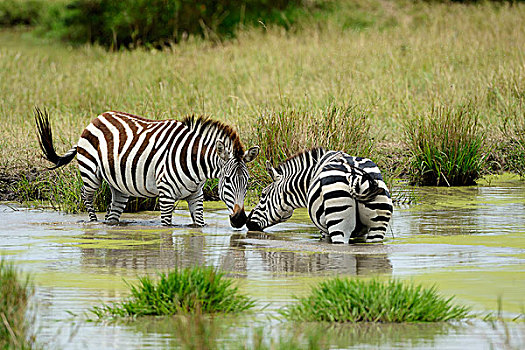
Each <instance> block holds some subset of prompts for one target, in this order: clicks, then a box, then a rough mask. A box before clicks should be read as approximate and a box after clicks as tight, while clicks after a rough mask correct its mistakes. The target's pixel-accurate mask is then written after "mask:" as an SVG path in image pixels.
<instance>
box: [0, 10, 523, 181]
mask: <svg viewBox="0 0 525 350" xmlns="http://www.w3.org/2000/svg"><path fill="white" fill-rule="evenodd" d="M338 4H343V5H341V7H340V8H338V9H337V8H336V9H335V10H334V11H331V12H327V13H325V14H323V16H321V18H318V17H315V16H312V18H305V20H304V21H303V22H302V24H300V25H299V26H298V28H297V29H296V30H292V31H284V30H283V29H282V28H278V27H262V28H253V29H246V30H245V31H243V32H240V33H239V34H238V36H237V38H236V39H234V40H231V41H228V42H224V43H220V44H212V43H208V42H203V41H202V40H200V39H195V38H190V39H189V40H188V41H187V42H183V43H181V44H180V45H177V46H173V47H171V48H169V49H167V50H164V51H156V50H147V49H139V50H135V51H122V52H116V53H110V52H107V51H105V50H104V49H102V48H100V47H96V46H81V47H72V46H68V45H64V44H60V43H56V42H52V41H47V42H46V41H43V40H42V39H35V38H33V37H32V36H31V35H30V34H27V33H24V32H19V31H7V32H6V31H3V32H0V37H1V40H2V45H1V47H0V67H2V69H0V97H1V98H0V121H1V124H2V128H0V171H2V172H17V171H25V169H29V168H34V167H37V168H40V167H42V166H44V164H45V163H43V161H42V160H41V159H40V158H39V154H38V146H37V142H36V137H35V132H34V125H33V120H32V109H33V107H34V106H35V105H38V106H41V107H45V108H47V109H48V110H49V112H50V115H51V118H52V121H54V125H53V127H54V130H55V135H56V136H57V137H58V140H57V146H58V148H59V149H61V150H63V151H65V150H67V149H68V148H69V147H70V146H71V144H73V143H75V142H76V140H77V138H78V136H79V135H80V133H81V131H82V130H83V128H84V127H85V126H86V125H87V124H88V123H89V121H90V120H91V119H92V118H94V117H95V116H96V115H97V114H99V113H101V112H103V111H106V110H121V111H126V112H129V113H135V114H138V115H143V116H147V117H150V118H157V119H161V118H179V117H181V116H183V115H186V114H191V113H196V114H208V115H211V116H213V117H214V118H217V119H220V120H222V121H226V122H228V123H231V124H233V125H235V126H236V127H237V128H238V129H239V131H240V133H241V137H242V139H243V141H244V142H245V143H246V144H247V145H250V146H251V145H252V144H255V143H256V142H259V139H258V136H257V135H258V134H257V128H258V127H260V126H261V123H263V120H264V115H265V114H266V115H279V114H280V113H286V112H287V111H290V110H293V111H299V112H300V111H307V112H308V115H309V116H312V118H314V119H313V120H312V121H311V122H312V123H320V122H321V121H320V120H321V118H322V117H323V116H324V115H326V114H325V113H324V112H325V111H327V109H328V108H329V106H333V105H336V106H357V107H358V108H359V110H366V111H367V118H366V120H367V123H368V125H369V127H370V137H371V138H372V139H373V140H374V141H376V143H375V144H376V145H378V146H379V147H378V152H380V153H381V154H379V156H380V157H388V155H389V154H390V153H391V152H392V151H393V150H392V149H390V148H389V147H384V144H388V145H390V144H397V143H399V142H400V141H401V140H402V137H403V136H402V135H403V134H404V130H403V125H404V122H405V121H406V120H407V119H410V118H412V117H414V116H417V115H422V114H424V113H426V112H427V111H429V110H430V109H431V108H432V106H433V105H436V104H439V105H450V106H454V105H457V104H458V103H460V102H462V101H465V100H470V101H473V105H472V107H473V108H474V109H475V110H476V112H477V113H478V114H479V116H480V117H479V125H480V126H481V129H483V130H485V131H486V132H487V133H488V134H489V135H490V136H491V137H496V138H498V137H504V133H503V132H502V131H501V130H500V128H499V126H500V125H501V124H502V122H503V120H504V118H506V117H507V116H508V115H512V114H516V113H518V110H517V109H518V107H517V106H519V105H520V103H522V102H523V99H524V98H525V96H524V94H523V91H525V55H524V54H523V50H522V49H521V48H522V47H525V21H523V18H525V4H520V3H516V4H512V6H510V5H508V4H492V3H488V2H487V3H481V4H470V5H465V4H451V3H426V2H417V3H413V2H405V1H398V2H391V1H382V0H375V1H371V2H367V1H361V0H355V1H352V2H340V3H338ZM290 137H293V138H295V137H302V136H301V135H299V136H297V134H292V136H290ZM379 140H382V141H383V142H384V143H383V144H379V143H378V142H377V141H379ZM313 141H315V139H314V140H313ZM262 146H265V145H262ZM346 151H349V153H353V152H351V151H352V150H346ZM355 155H360V154H357V153H355ZM261 159H262V158H261ZM71 169H72V168H71Z"/></svg>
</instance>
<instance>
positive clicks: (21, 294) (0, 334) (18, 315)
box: [0, 258, 35, 349]
mask: <svg viewBox="0 0 525 350" xmlns="http://www.w3.org/2000/svg"><path fill="white" fill-rule="evenodd" d="M32 295H33V288H32V286H31V284H30V281H29V278H28V277H26V278H23V277H21V276H20V273H19V272H18V271H17V270H16V268H15V267H14V266H13V264H12V263H8V262H6V261H5V260H4V258H0V349H12V348H13V349H30V348H33V347H34V342H35V339H34V336H32V335H31V334H30V330H29V326H30V325H29V323H28V321H27V319H26V317H27V314H26V313H27V308H28V302H29V298H30V297H31V296H32Z"/></svg>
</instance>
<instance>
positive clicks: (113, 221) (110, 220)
mask: <svg viewBox="0 0 525 350" xmlns="http://www.w3.org/2000/svg"><path fill="white" fill-rule="evenodd" d="M118 224H119V221H118V220H116V219H109V220H106V225H111V226H115V225H118Z"/></svg>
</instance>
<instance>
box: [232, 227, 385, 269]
mask: <svg viewBox="0 0 525 350" xmlns="http://www.w3.org/2000/svg"><path fill="white" fill-rule="evenodd" d="M274 239H275V238H274V236H273V235H269V234H266V233H263V232H248V233H246V234H235V235H232V236H231V238H230V247H231V249H230V254H228V255H229V256H230V258H229V259H225V260H223V266H222V267H223V268H224V269H226V270H227V271H235V272H242V271H247V270H248V266H249V264H248V262H242V263H239V260H244V261H246V260H247V259H248V258H247V255H249V253H251V252H252V251H253V252H255V254H257V255H258V257H259V259H257V260H258V261H261V262H262V266H258V269H261V268H262V270H264V271H266V272H270V273H271V274H272V275H273V276H277V275H282V274H283V273H286V274H292V275H293V274H315V275H324V274H344V275H363V274H390V273H391V272H392V264H391V263H390V260H389V259H388V256H387V254H358V253H351V252H350V251H342V252H337V251H333V252H322V251H317V252H315V251H314V252H311V251H310V252H309V251H306V252H300V251H294V250H291V249H290V247H288V246H287V245H286V244H284V245H283V246H282V247H278V248H270V247H267V246H265V245H264V241H265V240H268V241H269V240H274ZM254 240H256V241H258V243H259V244H258V245H259V246H258V245H254V244H253V241H254ZM247 252H249V253H247ZM254 260H255V259H254ZM255 263H257V261H255ZM239 267H240V268H242V269H244V270H239Z"/></svg>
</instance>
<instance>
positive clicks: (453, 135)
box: [405, 105, 488, 186]
mask: <svg viewBox="0 0 525 350" xmlns="http://www.w3.org/2000/svg"><path fill="white" fill-rule="evenodd" d="M478 120H479V116H478V115H477V114H476V112H475V111H474V110H473V108H472V107H471V106H470V105H467V106H459V107H457V108H451V107H435V108H433V109H432V111H431V113H429V114H427V115H425V116H423V117H419V118H417V119H414V120H411V121H409V122H408V123H407V126H406V131H405V132H406V137H407V143H408V147H409V149H410V153H411V171H410V178H411V180H412V182H413V183H416V184H420V185H434V186H440V185H441V186H458V185H459V186H460V185H472V184H474V183H475V181H476V180H477V179H479V178H480V177H481V175H482V172H483V169H484V167H485V158H486V157H487V154H488V150H487V148H486V145H485V135H484V132H483V131H482V130H481V129H480V126H479V124H478Z"/></svg>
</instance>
